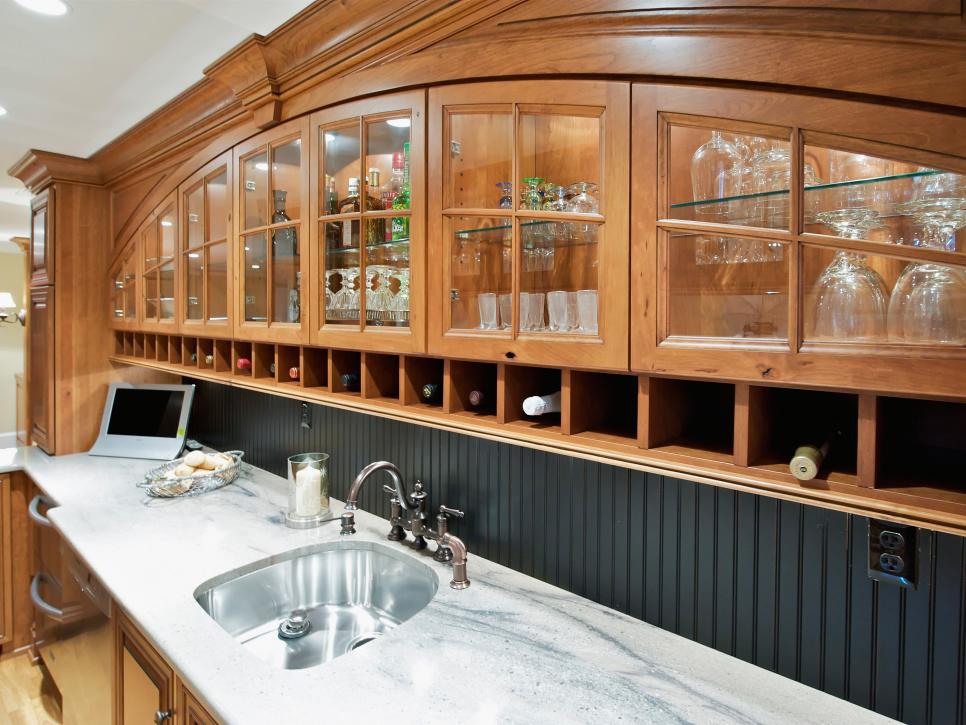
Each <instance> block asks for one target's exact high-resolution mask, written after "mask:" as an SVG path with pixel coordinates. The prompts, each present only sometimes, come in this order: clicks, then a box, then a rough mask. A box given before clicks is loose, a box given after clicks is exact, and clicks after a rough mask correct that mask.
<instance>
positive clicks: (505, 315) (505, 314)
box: [500, 293, 513, 330]
mask: <svg viewBox="0 0 966 725" xmlns="http://www.w3.org/2000/svg"><path fill="white" fill-rule="evenodd" d="M512 324H513V295H512V294H508V293H507V294H502V295H500V327H502V328H503V329H504V330H507V329H509V328H510V326H511V325H512Z"/></svg>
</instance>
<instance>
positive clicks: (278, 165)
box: [272, 138, 302, 224]
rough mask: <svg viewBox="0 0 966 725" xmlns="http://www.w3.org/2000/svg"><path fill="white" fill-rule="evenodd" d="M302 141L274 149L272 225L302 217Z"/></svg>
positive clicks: (295, 140)
mask: <svg viewBox="0 0 966 725" xmlns="http://www.w3.org/2000/svg"><path fill="white" fill-rule="evenodd" d="M301 190H302V140H301V139H298V138H296V139H292V140H291V141H289V142H287V143H284V144H282V145H281V146H274V147H273V148H272V200H273V202H274V209H273V211H272V224H282V223H284V222H287V221H292V220H297V219H299V218H300V217H301V216H302V206H301V204H302V194H301Z"/></svg>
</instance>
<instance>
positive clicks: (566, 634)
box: [0, 449, 891, 725]
mask: <svg viewBox="0 0 966 725" xmlns="http://www.w3.org/2000/svg"><path fill="white" fill-rule="evenodd" d="M155 465H156V463H155V462H151V461H143V460H130V459H107V458H94V457H90V456H87V455H86V454H78V455H72V456H63V457H56V458H52V457H49V456H47V455H45V454H44V453H43V452H41V451H39V450H37V449H3V450H0V472H6V471H10V470H15V469H23V470H25V471H26V472H27V473H28V475H30V476H31V478H33V480H34V481H35V482H36V483H37V485H38V486H40V488H41V489H43V490H44V491H45V493H47V495H48V496H50V497H51V498H53V499H54V500H55V501H56V502H57V504H58V506H57V508H54V509H52V510H51V511H50V514H49V516H50V519H51V520H52V521H53V522H54V524H55V526H56V527H57V528H58V529H59V530H60V531H61V532H62V534H63V535H64V537H65V538H66V539H67V541H68V542H69V543H70V545H71V546H72V547H73V548H74V549H75V550H76V551H77V553H78V554H79V555H80V556H81V557H82V558H83V559H84V560H85V561H86V562H87V564H88V565H89V566H90V567H91V569H92V570H94V571H95V572H96V574H97V576H98V577H99V578H100V579H101V580H102V582H103V583H104V585H105V586H106V587H107V588H108V589H109V590H110V592H111V593H112V595H113V596H114V599H115V601H116V602H118V603H119V604H120V606H121V607H122V608H123V609H124V610H125V611H126V612H127V613H128V614H129V615H130V616H131V617H132V618H133V619H134V620H135V621H136V622H137V624H138V626H139V627H140V628H141V629H142V630H143V631H144V633H145V634H146V635H147V636H148V637H149V638H150V639H151V640H152V641H153V642H154V644H155V645H156V646H157V648H158V649H159V650H160V652H161V653H162V654H163V655H164V657H165V658H166V659H167V660H168V661H169V662H170V663H171V664H172V666H173V667H174V668H175V669H176V670H177V671H178V672H179V674H180V675H181V676H182V678H183V679H184V680H185V681H186V682H187V683H188V685H189V686H190V687H191V688H192V690H193V691H194V692H195V693H196V694H197V695H198V696H199V697H200V698H201V699H202V700H203V701H204V702H205V703H206V705H207V706H208V707H209V708H210V709H211V711H212V713H213V714H214V715H216V716H217V717H219V718H220V719H221V720H222V721H223V722H224V723H226V724H228V723H231V724H234V723H239V724H241V723H257V724H259V725H262V724H264V723H269V722H285V723H303V722H304V723H309V722H313V723H314V722H320V721H330V722H339V723H341V722H353V721H354V722H359V721H365V722H375V721H376V718H378V717H380V716H381V717H385V718H392V719H393V721H395V722H406V721H411V722H415V721H421V720H423V719H425V718H427V717H430V718H431V719H433V720H437V721H444V720H450V721H452V722H458V723H530V724H534V723H554V724H555V725H559V724H560V723H585V722H588V721H591V720H593V721H596V722H605V723H612V722H617V721H623V722H647V723H681V722H694V723H745V724H751V723H780V722H789V723H792V722H794V723H841V722H848V723H850V724H851V725H859V724H860V723H884V722H891V721H890V720H888V719H886V718H883V717H880V716H879V715H876V714H875V713H872V712H870V711H868V710H865V709H862V708H860V707H857V706H855V705H852V704H850V703H848V702H845V701H844V700H840V699H837V698H835V697H832V696H830V695H827V694H825V693H822V692H820V691H818V690H815V689H812V688H809V687H806V686H805V685H802V684H799V683H796V682H794V681H792V680H789V679H786V678H784V677H781V676H779V675H776V674H774V673H771V672H768V671H766V670H764V669H761V668H758V667H755V666H753V665H750V664H747V663H745V662H742V661H740V660H738V659H735V658H732V657H729V656H727V655H724V654H721V653H719V652H717V651H715V650H713V649H710V648H708V647H705V646H703V645H700V644H697V643H694V642H691V641H690V640H687V639H684V638H682V637H679V636H677V635H674V634H671V633H669V632H666V631H664V630H661V629H658V628H657V627H654V626H651V625H649V624H646V623H644V622H641V621H638V620H636V619H632V618H631V617H628V616H625V615H623V614H620V613H619V612H616V611H614V610H612V609H608V608H606V607H604V606H601V605H599V604H595V603H594V602H591V601H589V600H587V599H583V598H581V597H579V596H576V595H574V594H571V593H569V592H566V591H564V590H562V589H558V588H556V587H553V586H550V585H548V584H544V583H542V582H540V581H538V580H535V579H533V578H531V577H527V576H525V575H523V574H520V573H518V572H515V571H513V570H511V569H507V568H505V567H502V566H499V565H497V564H494V563H492V562H490V561H487V560H485V559H482V558H480V557H477V556H474V555H473V553H472V552H470V558H469V567H468V568H469V577H470V579H471V580H472V582H473V584H472V586H470V588H469V589H466V590H465V591H455V590H452V589H450V587H449V580H450V578H451V576H450V574H451V572H450V569H449V568H448V567H447V566H445V565H441V564H438V563H436V562H435V561H433V560H432V558H431V557H429V556H420V555H418V554H415V553H413V552H412V551H411V550H410V549H408V548H406V547H404V546H402V545H399V544H391V543H390V542H386V540H385V533H386V531H387V530H388V524H387V522H386V521H385V520H384V519H380V518H378V517H375V516H372V515H369V514H367V513H365V512H363V511H359V512H357V515H356V527H357V530H358V534H357V535H356V539H357V540H360V541H378V542H380V543H385V544H386V545H388V546H391V547H393V548H394V549H395V550H397V551H399V552H403V553H405V555H407V556H413V557H418V558H419V560H420V561H422V562H424V563H425V564H426V565H427V566H429V567H430V568H431V569H432V570H433V571H434V572H435V573H436V575H437V576H438V577H439V592H438V594H437V595H436V597H435V598H434V599H433V600H432V602H430V604H429V606H427V607H426V608H425V609H424V610H423V611H421V612H419V613H418V614H417V615H415V616H414V617H413V618H412V619H410V620H408V621H407V622H405V623H403V624H402V625H401V626H399V627H398V628H397V629H396V630H394V631H393V632H391V633H389V634H388V635H386V636H384V637H382V638H380V639H379V641H377V642H374V643H372V644H369V645H366V646H365V647H361V648H360V649H358V650H356V651H354V652H352V653H350V654H348V655H345V656H344V657H340V658H338V659H335V660H333V661H331V662H328V663H326V664H324V665H321V666H319V667H314V668H309V669H304V670H287V671H286V670H278V669H273V668H272V667H271V666H270V665H268V664H267V663H265V662H263V661H262V660H259V659H257V658H256V657H254V656H252V655H251V654H250V653H248V652H247V651H245V650H243V649H242V647H241V645H239V644H237V643H235V641H234V640H233V639H232V638H231V637H230V636H229V635H228V634H227V633H226V632H225V631H224V630H222V629H221V627H219V626H218V625H217V624H216V623H215V622H214V621H213V620H211V619H210V618H209V617H208V616H207V615H206V614H205V613H204V612H203V611H202V609H201V607H200V606H199V605H198V604H197V603H196V602H195V600H194V598H193V596H192V595H193V592H194V591H195V589H196V588H197V587H198V586H199V585H200V584H202V583H203V582H205V581H206V580H208V579H210V578H212V577H215V576H217V575H219V574H222V573H225V572H228V571H230V570H232V569H235V568H237V567H241V566H243V565H245V564H249V563H251V562H254V561H258V560H261V559H264V558H266V557H268V556H271V555H274V554H278V553H282V552H285V551H288V550H290V549H294V548H296V547H299V546H305V545H307V544H312V543H316V542H325V541H335V540H338V539H339V538H340V537H339V533H338V524H337V523H336V522H332V523H327V524H325V525H323V526H322V527H321V528H318V529H314V530H309V531H297V530H293V529H289V528H286V527H285V525H284V523H283V514H282V511H283V509H284V506H285V502H286V489H285V481H284V480H283V479H281V478H279V477H277V476H274V475H272V474H269V473H267V472H265V471H261V470H259V469H255V468H252V467H250V466H246V468H245V471H244V472H243V473H242V475H241V476H240V477H239V479H238V480H237V481H236V482H235V483H233V484H232V485H230V486H227V487H225V488H223V489H220V490H219V491H215V492H212V493H209V494H206V495H203V496H199V497H195V498H190V499H174V500H154V499H148V497H147V496H145V494H144V493H143V491H142V490H140V489H138V488H136V487H135V485H134V483H135V482H136V481H137V480H139V479H140V478H141V477H142V476H143V474H144V473H145V472H146V471H147V470H149V469H150V468H153V467H154V466H155ZM380 483H381V482H376V481H373V482H372V484H374V485H379V484H380ZM333 510H335V511H341V503H340V502H336V501H333ZM431 549H432V545H430V550H431Z"/></svg>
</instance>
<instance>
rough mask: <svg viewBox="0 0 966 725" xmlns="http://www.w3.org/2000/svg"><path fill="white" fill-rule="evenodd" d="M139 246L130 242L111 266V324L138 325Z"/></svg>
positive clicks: (125, 326)
mask: <svg viewBox="0 0 966 725" xmlns="http://www.w3.org/2000/svg"><path fill="white" fill-rule="evenodd" d="M138 249H139V246H138V244H137V243H136V242H135V243H133V244H129V245H128V247H127V249H125V250H124V252H122V253H121V255H120V257H119V258H118V260H117V261H116V262H115V263H114V266H113V267H111V273H110V282H109V284H110V290H111V292H110V305H111V310H110V315H111V326H112V327H113V328H115V329H120V330H127V329H134V328H136V327H137V300H138V295H137V263H138V255H137V252H138Z"/></svg>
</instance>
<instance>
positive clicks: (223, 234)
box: [178, 152, 234, 337]
mask: <svg viewBox="0 0 966 725" xmlns="http://www.w3.org/2000/svg"><path fill="white" fill-rule="evenodd" d="M231 171H232V164H231V152H228V153H225V154H222V155H221V156H219V157H218V158H217V159H215V160H214V161H212V162H210V163H209V164H207V165H206V166H204V167H203V168H202V169H200V170H199V171H198V172H197V173H195V174H194V175H193V176H191V177H190V178H189V179H187V180H186V181H185V182H184V183H183V184H182V185H181V187H180V188H179V191H178V198H179V204H180V218H181V229H180V234H179V245H178V255H179V258H180V266H179V281H178V299H179V300H180V302H181V304H180V305H179V309H180V315H181V320H180V322H181V325H180V329H181V332H182V333H185V334H195V333H197V334H204V335H213V336H216V337H230V336H231V333H232V325H231V322H232V309H233V307H234V296H233V290H234V275H233V273H232V270H233V269H234V267H233V266H232V260H233V257H234V255H233V251H234V245H233V244H232V243H231V240H232V238H233V235H232V232H231V223H232V213H231V198H232V197H231V189H232V183H231Z"/></svg>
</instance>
